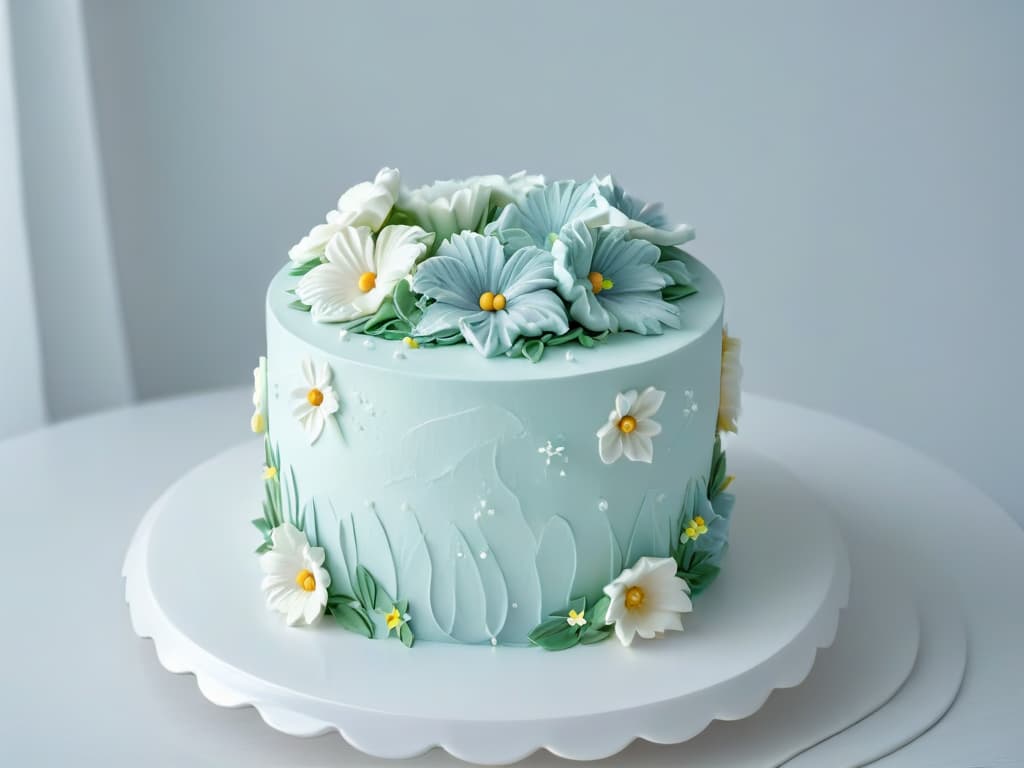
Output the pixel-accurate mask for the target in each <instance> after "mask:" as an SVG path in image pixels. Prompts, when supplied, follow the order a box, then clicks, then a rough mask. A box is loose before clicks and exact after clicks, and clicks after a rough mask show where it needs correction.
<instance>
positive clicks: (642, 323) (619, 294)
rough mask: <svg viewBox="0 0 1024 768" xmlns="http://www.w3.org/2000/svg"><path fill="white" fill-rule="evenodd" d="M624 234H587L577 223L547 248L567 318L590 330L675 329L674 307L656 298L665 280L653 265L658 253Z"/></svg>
mask: <svg viewBox="0 0 1024 768" xmlns="http://www.w3.org/2000/svg"><path fill="white" fill-rule="evenodd" d="M627 237H628V235H627V232H626V230H624V229H619V228H613V227H603V228H601V229H599V230H596V231H591V230H590V228H589V227H587V225H586V224H585V223H584V222H582V221H576V222H574V223H572V224H570V225H569V226H567V227H565V228H564V229H563V230H562V234H561V237H560V238H559V239H558V240H557V241H555V243H554V244H553V245H552V246H551V255H552V257H553V258H554V271H555V279H556V280H558V292H559V293H560V294H561V295H562V298H564V299H565V300H566V301H567V302H569V314H570V315H572V317H573V319H574V320H576V322H578V323H579V324H580V325H582V326H583V327H584V328H586V329H588V330H591V331H633V332H635V333H641V334H657V333H661V332H662V328H663V326H668V327H670V328H678V327H679V326H680V319H679V308H678V307H676V306H675V305H673V304H669V303H668V302H667V301H664V300H663V299H662V298H661V289H662V288H664V287H665V286H666V285H669V284H670V282H671V280H670V278H668V277H666V276H665V275H664V274H662V273H661V272H660V271H659V270H658V269H657V268H656V267H655V264H657V263H658V259H659V258H660V257H661V252H660V251H659V250H658V248H657V247H656V246H654V245H651V244H650V243H648V242H646V241H644V240H630V239H627Z"/></svg>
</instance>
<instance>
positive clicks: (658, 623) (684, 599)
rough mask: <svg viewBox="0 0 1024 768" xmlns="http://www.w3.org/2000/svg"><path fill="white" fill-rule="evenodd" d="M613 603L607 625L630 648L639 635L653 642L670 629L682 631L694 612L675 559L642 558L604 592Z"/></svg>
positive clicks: (609, 610)
mask: <svg viewBox="0 0 1024 768" xmlns="http://www.w3.org/2000/svg"><path fill="white" fill-rule="evenodd" d="M604 593H605V594H606V595H608V597H609V598H610V599H611V603H610V604H609V606H608V615H607V617H606V618H605V623H606V624H615V635H616V637H618V638H619V642H621V643H622V644H623V645H630V644H631V643H632V642H633V638H634V637H635V636H636V635H640V637H642V638H644V639H645V640H650V639H651V638H653V637H654V636H655V635H658V634H660V633H662V632H665V631H667V630H670V629H674V630H678V631H682V629H683V622H682V615H683V614H684V613H689V612H690V611H691V610H692V609H693V604H692V603H691V602H690V588H689V586H688V585H687V583H686V582H685V581H684V580H683V579H680V578H679V577H678V576H676V561H675V560H673V559H672V558H671V557H641V558H640V559H639V560H637V562H636V565H634V566H633V567H632V568H627V569H626V570H624V571H623V572H622V573H621V574H620V575H619V577H618V578H616V579H615V580H614V581H613V582H612V583H611V584H609V585H608V586H606V587H605V588H604Z"/></svg>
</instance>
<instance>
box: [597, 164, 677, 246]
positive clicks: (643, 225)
mask: <svg viewBox="0 0 1024 768" xmlns="http://www.w3.org/2000/svg"><path fill="white" fill-rule="evenodd" d="M597 187H598V190H599V191H600V193H601V196H602V197H604V199H605V200H607V201H608V204H609V205H610V206H611V210H610V211H609V217H608V223H609V224H611V225H612V226H613V227H622V228H624V229H626V230H627V231H628V232H629V234H630V237H637V238H640V239H642V240H646V241H647V242H649V243H654V245H666V246H670V245H682V244H683V243H686V242H689V241H690V240H693V238H694V237H696V236H697V235H696V232H694V230H693V227H691V226H689V225H688V224H681V225H679V226H678V227H675V228H673V229H669V228H668V220H667V219H666V218H665V214H664V213H663V212H662V210H661V203H645V202H643V201H641V200H637V199H636V198H635V197H632V196H630V195H628V194H627V193H626V190H624V189H623V188H622V187H620V186H619V185H618V184H616V183H615V179H613V178H612V177H611V176H605V177H604V178H603V179H599V180H598V181H597Z"/></svg>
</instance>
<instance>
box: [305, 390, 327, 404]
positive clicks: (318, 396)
mask: <svg viewBox="0 0 1024 768" xmlns="http://www.w3.org/2000/svg"><path fill="white" fill-rule="evenodd" d="M306 399H307V400H308V401H309V404H310V405H312V406H313V407H314V408H315V407H316V406H318V405H320V404H321V403H322V402H323V401H324V393H323V392H321V391H320V390H319V389H317V388H316V387H313V389H311V390H309V392H307V393H306Z"/></svg>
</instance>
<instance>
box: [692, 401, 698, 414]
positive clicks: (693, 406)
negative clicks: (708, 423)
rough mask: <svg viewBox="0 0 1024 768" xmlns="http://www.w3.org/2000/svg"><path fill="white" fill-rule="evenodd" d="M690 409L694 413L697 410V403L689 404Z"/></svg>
mask: <svg viewBox="0 0 1024 768" xmlns="http://www.w3.org/2000/svg"><path fill="white" fill-rule="evenodd" d="M690 410H691V411H693V412H694V413H696V412H697V404H696V403H694V404H693V405H691V406H690Z"/></svg>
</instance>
